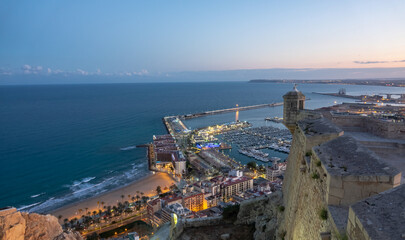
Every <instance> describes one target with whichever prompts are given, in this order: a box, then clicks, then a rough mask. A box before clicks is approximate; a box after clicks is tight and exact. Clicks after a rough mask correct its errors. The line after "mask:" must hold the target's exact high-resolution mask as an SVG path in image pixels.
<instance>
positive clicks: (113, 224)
mask: <svg viewBox="0 0 405 240" xmlns="http://www.w3.org/2000/svg"><path fill="white" fill-rule="evenodd" d="M145 217H147V211H146V208H145V207H144V208H142V209H141V210H140V211H136V212H133V213H128V214H125V215H122V216H116V217H113V218H111V219H109V220H108V221H106V222H103V223H97V224H93V225H91V226H90V227H89V228H87V229H86V230H85V231H82V232H81V234H82V236H83V237H86V236H88V235H91V234H93V233H97V234H100V233H102V232H106V231H109V230H112V229H115V228H119V227H121V226H124V225H127V224H129V223H132V222H135V221H139V220H142V219H144V218H145Z"/></svg>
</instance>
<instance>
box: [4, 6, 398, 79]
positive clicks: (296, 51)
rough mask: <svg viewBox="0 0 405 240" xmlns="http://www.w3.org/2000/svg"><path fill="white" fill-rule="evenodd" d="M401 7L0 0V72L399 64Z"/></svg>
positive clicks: (159, 71) (167, 71) (133, 71)
mask: <svg viewBox="0 0 405 240" xmlns="http://www.w3.org/2000/svg"><path fill="white" fill-rule="evenodd" d="M404 13H405V1H402V0H398V1H373V0H367V1H362V0H356V1H325V0H322V1H321V0H319V1H302V0H301V1H270V0H267V1H236V0H232V1H231V0H229V1H153V0H149V1H135V0H128V1H127V0H119V1H117V0H115V1H113V0H111V1H101V0H94V1H92V0H86V1H82V0H81V1H75V0H69V1H62V0H61V1H43V0H35V1H32V0H31V1H13V0H2V1H1V2H0V74H1V73H2V74H3V75H10V74H17V73H20V74H21V73H22V72H25V73H26V74H45V75H46V74H48V75H49V74H62V73H63V74H65V75H66V74H72V73H74V74H81V75H86V74H90V75H91V74H93V75H96V74H99V75H101V74H124V75H125V74H126V75H131V76H139V75H151V76H157V75H158V76H166V74H169V75H170V74H171V75H173V73H175V72H182V71H211V70H214V71H215V70H236V69H271V68H294V69H296V68H365V67H366V68H370V67H371V68H379V67H383V68H386V67H397V68H398V67H405V61H404V60H405V27H404V26H405V14H404ZM403 73H404V74H403V76H404V77H405V72H403ZM387 77H392V76H387ZM395 77H397V76H396V75H395ZM247 80H248V79H247Z"/></svg>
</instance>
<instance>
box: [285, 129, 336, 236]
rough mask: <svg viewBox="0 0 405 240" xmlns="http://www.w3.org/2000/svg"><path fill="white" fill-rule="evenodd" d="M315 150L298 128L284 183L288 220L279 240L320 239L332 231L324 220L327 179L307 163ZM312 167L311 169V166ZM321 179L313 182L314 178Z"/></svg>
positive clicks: (286, 219)
mask: <svg viewBox="0 0 405 240" xmlns="http://www.w3.org/2000/svg"><path fill="white" fill-rule="evenodd" d="M310 148H311V141H307V138H306V137H305V134H304V132H303V130H302V129H299V128H297V130H296V131H295V133H294V137H293V143H292V147H291V151H290V155H289V157H288V167H287V171H286V173H285V177H284V183H283V194H284V198H283V202H284V206H285V211H284V219H283V220H282V221H281V223H280V227H279V229H278V231H277V238H278V239H282V238H284V239H319V236H320V235H319V234H320V233H321V232H326V231H328V230H329V229H330V225H331V224H330V223H329V221H328V220H324V219H322V218H321V217H320V214H321V212H322V210H324V209H326V208H327V205H326V197H325V196H326V189H327V186H326V177H325V176H324V175H323V172H322V171H321V169H318V167H316V166H315V165H314V164H315V163H311V162H308V161H306V160H305V155H306V150H307V149H310ZM308 163H309V164H310V165H311V166H308V165H307V164H308ZM316 173H317V174H318V175H319V178H313V177H312V174H316Z"/></svg>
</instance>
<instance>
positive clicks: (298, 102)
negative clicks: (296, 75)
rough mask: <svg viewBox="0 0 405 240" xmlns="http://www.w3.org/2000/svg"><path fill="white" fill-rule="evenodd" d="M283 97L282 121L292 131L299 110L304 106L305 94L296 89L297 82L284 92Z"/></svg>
mask: <svg viewBox="0 0 405 240" xmlns="http://www.w3.org/2000/svg"><path fill="white" fill-rule="evenodd" d="M283 98H284V110H283V123H284V125H285V126H286V127H287V128H288V129H289V130H290V132H291V133H294V130H295V126H296V123H297V120H298V119H297V117H298V114H299V111H300V110H303V109H304V107H305V95H304V94H302V92H300V91H298V90H297V84H294V89H293V90H292V91H290V92H288V93H286V94H285V95H284V96H283Z"/></svg>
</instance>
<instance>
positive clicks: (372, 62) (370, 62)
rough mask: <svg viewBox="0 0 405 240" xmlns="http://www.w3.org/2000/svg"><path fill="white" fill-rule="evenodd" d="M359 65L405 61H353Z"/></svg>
mask: <svg viewBox="0 0 405 240" xmlns="http://www.w3.org/2000/svg"><path fill="white" fill-rule="evenodd" d="M353 62H354V63H357V64H378V63H401V62H405V60H393V61H353Z"/></svg>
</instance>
